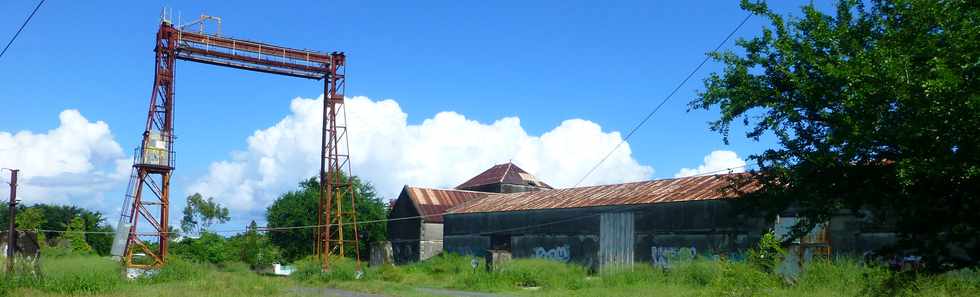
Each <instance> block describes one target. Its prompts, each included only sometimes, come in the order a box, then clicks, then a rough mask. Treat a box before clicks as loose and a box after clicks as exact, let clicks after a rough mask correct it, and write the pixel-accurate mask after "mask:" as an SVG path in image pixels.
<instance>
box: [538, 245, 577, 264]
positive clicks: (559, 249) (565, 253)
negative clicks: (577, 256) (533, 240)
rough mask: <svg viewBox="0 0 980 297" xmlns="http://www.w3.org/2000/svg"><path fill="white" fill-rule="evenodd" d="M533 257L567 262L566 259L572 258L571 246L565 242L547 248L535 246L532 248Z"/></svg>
mask: <svg viewBox="0 0 980 297" xmlns="http://www.w3.org/2000/svg"><path fill="white" fill-rule="evenodd" d="M534 257H535V258H542V259H548V260H554V261H559V262H568V260H570V259H571V258H572V248H571V247H570V246H568V245H567V244H565V245H560V246H556V247H554V248H551V249H547V250H546V249H544V248H543V247H536V248H534Z"/></svg>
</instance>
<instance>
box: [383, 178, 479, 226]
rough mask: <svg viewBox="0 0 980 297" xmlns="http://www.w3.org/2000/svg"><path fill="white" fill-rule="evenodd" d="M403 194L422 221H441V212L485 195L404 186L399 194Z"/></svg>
mask: <svg viewBox="0 0 980 297" xmlns="http://www.w3.org/2000/svg"><path fill="white" fill-rule="evenodd" d="M403 195H407V196H408V199H409V200H411V201H412V205H414V206H415V209H417V210H418V211H419V215H420V216H422V221H423V222H426V223H442V214H443V213H445V212H446V211H447V210H449V209H450V208H452V207H454V206H457V205H460V204H462V203H463V202H466V201H471V200H476V199H479V198H482V197H485V196H487V193H484V192H473V191H462V190H446V189H430V188H420V187H411V186H405V187H404V188H402V193H401V194H400V195H399V196H403Z"/></svg>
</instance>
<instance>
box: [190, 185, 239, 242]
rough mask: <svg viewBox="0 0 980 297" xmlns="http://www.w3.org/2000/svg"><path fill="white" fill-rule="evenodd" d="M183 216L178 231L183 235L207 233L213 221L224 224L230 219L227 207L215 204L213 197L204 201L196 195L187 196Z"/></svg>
mask: <svg viewBox="0 0 980 297" xmlns="http://www.w3.org/2000/svg"><path fill="white" fill-rule="evenodd" d="M183 214H184V217H183V218H182V219H181V220H180V229H181V230H182V231H184V232H185V233H200V232H201V231H207V230H208V228H210V227H211V225H212V224H214V222H215V221H217V222H218V223H224V222H227V221H228V220H230V219H231V217H229V216H228V208H227V207H224V206H222V205H221V204H220V203H218V202H215V201H214V198H213V197H208V199H204V197H202V196H201V194H198V193H194V195H190V196H187V206H185V207H184V211H183Z"/></svg>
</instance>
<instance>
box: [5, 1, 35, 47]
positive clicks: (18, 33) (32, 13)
mask: <svg viewBox="0 0 980 297" xmlns="http://www.w3.org/2000/svg"><path fill="white" fill-rule="evenodd" d="M41 4H44V0H41V2H38V3H37V6H35V7H34V11H32V12H31V15H30V16H28V17H27V19H26V20H24V23H23V24H21V25H20V29H17V33H14V37H13V38H10V42H7V46H5V47H4V48H3V51H2V52H0V58H3V54H5V53H7V49H9V48H10V45H11V44H13V43H14V40H17V36H19V35H20V31H23V30H24V27H26V26H27V23H29V22H30V21H31V18H34V14H35V13H37V10H38V9H39V8H41Z"/></svg>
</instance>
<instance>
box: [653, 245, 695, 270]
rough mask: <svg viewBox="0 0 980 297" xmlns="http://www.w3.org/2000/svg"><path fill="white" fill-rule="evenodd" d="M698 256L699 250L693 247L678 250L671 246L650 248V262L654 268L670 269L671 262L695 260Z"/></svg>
mask: <svg viewBox="0 0 980 297" xmlns="http://www.w3.org/2000/svg"><path fill="white" fill-rule="evenodd" d="M697 255H698V250H697V249H696V248H694V247H693V246H692V247H690V248H677V247H669V246H652V247H650V260H651V261H652V262H653V266H654V267H661V268H668V267H670V261H671V260H678V259H693V258H694V257H695V256H697Z"/></svg>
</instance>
